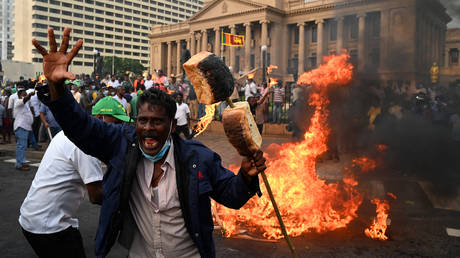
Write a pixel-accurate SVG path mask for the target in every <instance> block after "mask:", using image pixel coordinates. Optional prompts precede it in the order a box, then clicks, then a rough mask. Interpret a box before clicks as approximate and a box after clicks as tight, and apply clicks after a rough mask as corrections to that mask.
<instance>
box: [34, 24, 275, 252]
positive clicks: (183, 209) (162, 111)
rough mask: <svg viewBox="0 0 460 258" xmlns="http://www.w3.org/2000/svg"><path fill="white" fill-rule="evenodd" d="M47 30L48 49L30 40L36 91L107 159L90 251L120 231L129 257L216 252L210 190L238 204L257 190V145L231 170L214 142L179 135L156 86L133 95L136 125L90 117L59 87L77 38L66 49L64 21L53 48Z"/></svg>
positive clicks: (169, 102) (83, 144)
mask: <svg viewBox="0 0 460 258" xmlns="http://www.w3.org/2000/svg"><path fill="white" fill-rule="evenodd" d="M48 35H49V41H50V42H49V45H50V51H49V52H48V51H47V50H46V49H44V48H43V47H42V46H40V44H39V43H38V42H37V41H36V40H35V39H34V40H33V44H34V45H35V47H36V48H37V50H38V51H39V52H40V53H41V54H42V55H43V70H44V74H45V76H46V77H47V79H48V82H49V94H42V95H41V99H42V101H43V102H44V103H45V104H46V105H48V106H49V108H50V109H51V111H52V112H53V114H54V116H55V118H56V120H57V121H58V123H59V124H60V125H61V127H62V129H63V131H64V132H65V134H66V135H67V136H68V138H69V139H70V140H71V141H72V142H74V143H75V145H77V146H78V147H79V148H80V149H81V150H82V151H84V152H85V153H87V154H89V155H92V156H94V157H96V158H98V159H100V160H101V161H103V162H104V163H106V164H108V169H107V172H106V174H105V176H104V179H103V201H102V208H101V215H100V219H99V228H98V230H97V235H96V255H97V256H99V257H104V256H106V255H107V254H108V252H109V251H110V248H111V247H112V246H113V244H114V242H115V240H116V238H117V236H118V235H119V232H120V231H121V233H120V237H119V242H120V243H121V244H122V245H123V246H125V247H126V248H128V249H129V256H130V257H163V256H164V257H199V256H201V257H215V248H214V243H213V240H212V230H213V223H212V216H211V204H210V199H209V197H211V198H213V199H214V200H216V201H217V202H219V203H221V204H223V205H225V206H227V207H230V208H235V209H238V208H240V207H241V206H243V205H244V204H245V203H246V202H247V201H248V200H249V199H250V198H251V197H252V196H253V195H254V194H255V193H257V192H259V181H258V178H257V175H258V174H259V173H260V172H262V171H264V170H265V168H266V167H265V158H264V157H263V153H262V152H261V151H258V152H256V153H255V154H254V155H253V156H252V157H249V158H244V159H243V160H242V162H241V168H240V171H239V173H238V174H237V175H235V174H233V173H232V172H230V171H229V170H227V169H225V168H224V167H222V165H221V159H220V157H219V155H217V154H216V153H214V152H213V151H212V150H210V149H208V148H207V147H205V146H204V145H202V144H201V143H199V142H196V141H185V140H182V139H181V138H180V137H178V135H177V134H176V133H175V128H176V120H175V119H174V115H175V113H176V103H175V101H174V99H173V98H172V97H170V96H168V95H167V94H166V93H163V92H161V91H159V90H156V89H150V90H147V91H145V92H144V94H142V95H140V96H139V99H138V102H137V107H138V115H137V120H136V123H135V127H134V126H130V125H115V124H107V123H104V122H103V121H100V120H98V119H95V118H92V117H91V116H89V115H88V114H87V113H86V112H84V110H82V108H81V107H80V106H79V105H78V104H77V103H76V102H75V100H74V99H73V97H72V95H71V94H70V92H69V91H68V90H67V89H66V88H65V87H64V81H65V80H66V79H70V80H72V79H75V75H73V74H72V73H70V72H68V70H67V68H68V65H69V64H70V63H71V61H72V59H73V57H75V55H76V54H77V53H78V51H79V50H80V48H81V47H82V44H83V42H82V41H81V40H79V41H78V42H77V43H76V44H75V46H74V48H73V49H72V51H70V52H69V53H67V48H68V44H69V37H70V29H69V28H66V29H65V30H64V36H63V41H62V44H61V46H60V49H59V51H58V49H57V44H56V41H55V37H54V32H53V29H49V30H48ZM47 96H48V97H49V98H48V99H46V97H47Z"/></svg>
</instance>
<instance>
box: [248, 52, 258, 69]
mask: <svg viewBox="0 0 460 258" xmlns="http://www.w3.org/2000/svg"><path fill="white" fill-rule="evenodd" d="M249 66H250V67H251V69H254V67H255V66H256V56H255V55H251V57H250V61H249Z"/></svg>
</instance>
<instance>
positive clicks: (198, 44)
mask: <svg viewBox="0 0 460 258" xmlns="http://www.w3.org/2000/svg"><path fill="white" fill-rule="evenodd" d="M195 38H196V53H197V54H198V53H200V52H201V51H202V50H201V34H200V33H199V32H198V33H196V34H195Z"/></svg>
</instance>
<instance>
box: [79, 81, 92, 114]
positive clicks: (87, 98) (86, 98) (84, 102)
mask: <svg viewBox="0 0 460 258" xmlns="http://www.w3.org/2000/svg"><path fill="white" fill-rule="evenodd" d="M80 105H81V107H82V108H83V109H84V110H85V111H86V112H87V113H91V109H92V106H93V96H92V93H91V90H90V89H89V86H85V87H84V89H83V92H82V94H81V97H80Z"/></svg>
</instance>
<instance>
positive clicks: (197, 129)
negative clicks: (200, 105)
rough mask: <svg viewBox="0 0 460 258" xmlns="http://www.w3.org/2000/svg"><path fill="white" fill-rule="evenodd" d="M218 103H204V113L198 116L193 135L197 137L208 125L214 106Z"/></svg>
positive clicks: (214, 109) (212, 115)
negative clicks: (198, 119)
mask: <svg viewBox="0 0 460 258" xmlns="http://www.w3.org/2000/svg"><path fill="white" fill-rule="evenodd" d="M219 104H220V102H218V103H214V104H211V105H206V107H205V112H206V114H205V115H204V116H202V117H201V118H200V121H198V123H197V124H196V127H195V129H194V130H195V132H196V134H195V137H197V136H198V135H200V134H201V133H202V132H204V130H206V128H207V127H208V125H209V124H210V123H211V122H212V118H213V117H214V112H215V111H216V106H218V105H219Z"/></svg>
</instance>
